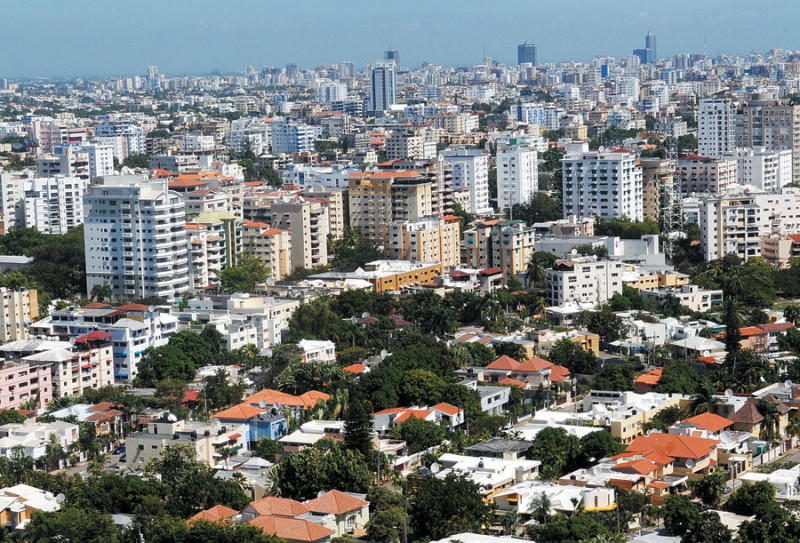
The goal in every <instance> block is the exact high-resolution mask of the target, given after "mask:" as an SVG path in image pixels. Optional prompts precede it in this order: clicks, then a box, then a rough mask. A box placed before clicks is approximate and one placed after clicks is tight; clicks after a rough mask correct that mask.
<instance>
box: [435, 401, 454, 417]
mask: <svg viewBox="0 0 800 543" xmlns="http://www.w3.org/2000/svg"><path fill="white" fill-rule="evenodd" d="M431 409H436V410H437V411H441V412H442V413H447V414H448V415H458V413H459V412H460V411H461V409H459V408H458V407H456V406H454V405H450V404H449V403H444V402H441V403H437V404H436V405H432V406H431Z"/></svg>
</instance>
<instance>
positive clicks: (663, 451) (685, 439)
mask: <svg viewBox="0 0 800 543" xmlns="http://www.w3.org/2000/svg"><path fill="white" fill-rule="evenodd" d="M718 444H719V440H717V439H706V438H702V437H693V436H686V435H680V434H664V433H656V432H654V433H651V434H650V435H645V436H638V437H636V438H634V440H633V441H632V442H631V443H630V444H629V445H628V447H627V449H625V452H626V453H633V454H640V455H643V456H647V455H652V454H658V455H663V456H665V457H670V458H673V459H674V463H673V473H674V474H675V475H679V476H685V477H688V478H690V479H697V478H699V477H702V476H703V475H708V474H709V473H711V472H712V471H714V466H716V465H717V445H718Z"/></svg>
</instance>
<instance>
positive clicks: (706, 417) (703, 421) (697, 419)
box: [683, 413, 733, 433]
mask: <svg viewBox="0 0 800 543" xmlns="http://www.w3.org/2000/svg"><path fill="white" fill-rule="evenodd" d="M687 422H688V423H689V424H693V425H694V426H697V427H698V428H702V429H704V430H708V431H709V432H714V433H716V432H719V431H721V430H724V429H725V428H727V427H728V426H733V421H732V420H730V419H726V418H725V417H720V416H719V415H715V414H714V413H702V414H700V415H695V416H694V417H689V418H688V419H686V420H684V421H683V423H687Z"/></svg>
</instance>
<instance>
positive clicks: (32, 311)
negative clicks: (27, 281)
mask: <svg viewBox="0 0 800 543" xmlns="http://www.w3.org/2000/svg"><path fill="white" fill-rule="evenodd" d="M0 299H2V302H3V305H2V307H0V341H2V342H4V343H5V342H7V341H15V340H18V339H26V338H27V337H28V326H30V325H31V323H32V322H33V321H34V320H36V319H37V318H38V317H39V295H38V292H37V291H36V290H28V289H24V288H20V289H8V288H5V287H0Z"/></svg>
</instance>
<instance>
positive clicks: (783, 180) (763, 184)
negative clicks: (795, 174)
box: [722, 147, 792, 192]
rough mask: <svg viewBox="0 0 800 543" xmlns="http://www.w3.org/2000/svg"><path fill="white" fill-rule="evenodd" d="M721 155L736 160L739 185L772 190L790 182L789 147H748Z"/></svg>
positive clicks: (790, 154)
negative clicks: (773, 148) (768, 148)
mask: <svg viewBox="0 0 800 543" xmlns="http://www.w3.org/2000/svg"><path fill="white" fill-rule="evenodd" d="M722 156H723V158H724V159H726V160H735V161H736V179H737V182H738V183H739V184H740V185H753V186H755V187H758V188H760V189H763V190H765V191H767V192H774V191H777V190H780V189H781V188H782V187H783V186H785V185H788V184H789V183H791V182H792V151H791V150H789V149H786V150H783V151H769V150H767V149H766V148H765V147H748V148H744V149H736V151H735V152H732V153H724V154H723V155H722Z"/></svg>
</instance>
